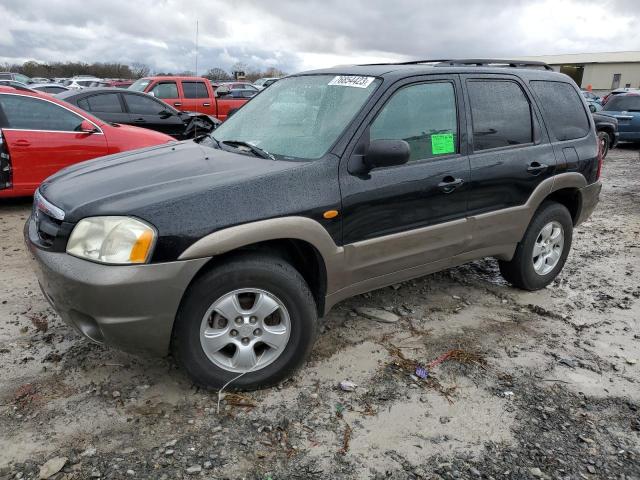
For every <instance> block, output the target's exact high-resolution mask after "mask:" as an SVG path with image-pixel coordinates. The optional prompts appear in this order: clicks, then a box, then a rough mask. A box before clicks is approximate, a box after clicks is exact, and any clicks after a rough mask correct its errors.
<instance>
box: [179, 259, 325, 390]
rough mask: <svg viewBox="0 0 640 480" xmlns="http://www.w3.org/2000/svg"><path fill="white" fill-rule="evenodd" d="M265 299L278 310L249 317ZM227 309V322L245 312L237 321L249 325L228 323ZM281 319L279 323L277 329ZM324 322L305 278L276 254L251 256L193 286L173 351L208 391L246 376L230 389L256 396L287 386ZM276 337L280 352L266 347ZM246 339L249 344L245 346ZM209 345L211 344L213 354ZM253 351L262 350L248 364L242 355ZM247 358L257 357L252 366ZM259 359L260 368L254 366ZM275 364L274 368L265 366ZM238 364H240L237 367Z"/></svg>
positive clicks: (203, 277)
mask: <svg viewBox="0 0 640 480" xmlns="http://www.w3.org/2000/svg"><path fill="white" fill-rule="evenodd" d="M248 290H251V292H247V291H248ZM252 295H253V297H252ZM232 298H233V300H232ZM259 298H260V299H262V300H263V303H260V305H266V307H265V309H264V311H265V312H266V311H269V308H272V306H273V305H274V304H275V305H276V308H277V309H276V310H275V313H273V314H271V315H267V317H266V319H265V320H264V321H263V320H262V318H263V317H262V316H261V314H260V313H259V309H258V310H257V311H256V312H255V315H256V316H253V315H250V313H249V312H250V310H251V309H256V307H257V306H258V305H259V302H258V299H259ZM234 302H235V303H234ZM216 305H217V307H216ZM232 305H235V306H238V305H241V307H237V308H240V310H237V309H236V307H235V306H232ZM267 307H269V308H267ZM234 309H235V310H234ZM221 311H225V312H229V313H228V314H227V316H233V313H234V312H237V311H241V312H242V315H243V316H242V317H236V318H237V319H238V320H242V323H239V324H238V323H235V322H236V319H227V318H226V317H225V316H224V315H221V314H220V312H221ZM245 314H246V315H245ZM205 317H206V318H207V319H206V320H205ZM274 318H275V319H276V321H277V322H279V323H278V324H275V325H274V324H273V320H274ZM249 322H256V323H251V324H250V323H249ZM269 323H271V325H270V326H269V325H268V324H269ZM317 323H318V314H317V309H316V304H315V301H314V299H313V296H312V294H311V292H310V290H309V287H308V286H307V284H306V282H305V280H304V279H303V278H302V276H301V275H300V273H299V272H298V271H297V270H296V269H295V268H293V267H292V266H291V265H290V264H288V263H287V262H286V261H285V260H282V259H280V258H278V257H276V256H268V255H258V254H249V255H245V256H241V257H236V258H234V259H231V260H228V261H225V262H224V263H221V264H220V265H218V266H216V267H215V268H213V269H211V270H209V271H207V272H205V273H204V274H202V275H201V276H200V277H199V278H198V279H197V280H195V281H194V283H193V284H192V285H191V286H190V287H189V289H188V290H187V293H186V294H185V297H184V299H183V301H182V303H181V305H180V308H179V310H178V314H177V316H176V321H175V324H174V328H173V335H172V341H171V351H172V354H173V356H174V358H175V359H176V361H177V363H178V364H179V365H180V366H181V367H182V368H183V369H184V370H185V371H186V372H187V374H188V375H189V377H190V378H191V379H192V381H193V382H194V383H195V384H196V385H198V386H200V387H203V388H205V389H219V388H221V387H223V386H224V385H225V384H226V383H227V382H229V381H231V380H232V379H234V378H235V377H238V375H240V374H242V373H243V372H245V373H244V374H243V375H242V376H240V377H239V378H237V379H236V380H234V381H233V382H232V383H231V384H230V385H229V386H228V387H227V388H228V389H230V390H253V389H257V388H262V387H268V386H272V385H275V384H277V383H279V382H280V381H282V380H284V379H286V378H288V377H290V376H291V375H292V374H293V373H294V372H295V370H296V369H298V368H299V367H300V366H301V365H302V364H303V363H304V361H305V360H306V359H307V357H308V356H309V354H310V353H311V348H312V347H313V343H314V341H315V338H316V333H317ZM258 327H261V328H262V330H261V332H262V333H261V334H259V333H256V332H257V331H258V330H253V329H255V328H258ZM287 328H288V331H289V333H288V337H287V340H286V341H285V340H283V339H284V337H285V334H284V332H286V331H287ZM233 331H235V332H236V334H235V336H234V335H233ZM220 332H228V333H225V334H222V333H220ZM206 335H209V336H210V337H211V339H212V340H211V341H214V342H219V343H215V344H213V343H207V342H210V340H207V339H206ZM218 338H219V340H218ZM268 339H277V342H284V343H283V344H282V345H281V346H280V347H278V348H272V347H269V346H267V344H265V343H262V341H261V340H265V341H269V340H268ZM245 340H246V341H247V342H248V343H247V346H243V345H244V344H242V345H241V342H244V341H245ZM273 341H274V342H275V341H276V340H273ZM225 342H229V343H228V345H227V346H225V347H224V348H222V349H219V348H218V347H219V345H220V344H221V343H225ZM203 345H207V347H208V352H209V353H207V352H205V349H204V346H203ZM249 348H250V349H252V350H253V352H254V356H253V357H251V355H250V354H243V356H242V359H241V358H240V356H238V355H237V354H239V353H240V352H247V351H248V350H247V349H249ZM274 356H275V358H273V357H274ZM245 357H246V358H249V357H251V358H250V359H249V360H247V361H245V360H246V358H245ZM241 360H242V361H241ZM254 360H257V362H258V364H254V365H255V366H254V367H251V368H250V367H248V365H251V364H252V361H254ZM267 361H270V363H268V364H264V365H263V366H260V364H261V362H262V363H264V362H267ZM234 362H238V364H237V365H236V366H234V365H233V363H234Z"/></svg>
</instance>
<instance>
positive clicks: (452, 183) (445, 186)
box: [438, 175, 464, 193]
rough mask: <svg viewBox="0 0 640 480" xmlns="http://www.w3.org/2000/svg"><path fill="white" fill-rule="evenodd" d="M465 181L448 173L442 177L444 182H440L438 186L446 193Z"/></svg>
mask: <svg viewBox="0 0 640 480" xmlns="http://www.w3.org/2000/svg"><path fill="white" fill-rule="evenodd" d="M463 183H464V180H463V179H461V178H453V177H452V176H451V175H447V176H446V177H444V178H443V179H442V182H440V183H439V184H438V188H439V189H440V190H442V191H443V192H444V193H451V192H453V191H454V190H455V189H456V188H458V187H459V186H460V185H462V184H463Z"/></svg>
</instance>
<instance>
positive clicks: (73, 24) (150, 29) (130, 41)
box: [0, 0, 640, 72]
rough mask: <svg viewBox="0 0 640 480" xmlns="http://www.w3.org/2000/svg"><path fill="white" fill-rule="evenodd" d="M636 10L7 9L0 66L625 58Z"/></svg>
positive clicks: (245, 5) (197, 4) (78, 3)
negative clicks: (615, 54) (621, 54)
mask: <svg viewBox="0 0 640 480" xmlns="http://www.w3.org/2000/svg"><path fill="white" fill-rule="evenodd" d="M639 17H640V3H639V2H637V1H636V0H608V1H607V0H600V1H595V0H582V1H577V0H529V1H525V0H511V1H498V0H484V1H454V0H451V1H449V2H442V1H435V0H394V1H388V0H367V1H364V0H351V1H349V2H345V1H344V0H323V1H309V2H307V1H304V2H303V1H298V0H269V1H259V0H234V1H233V2H231V3H230V2H228V1H226V0H224V1H223V0H192V1H190V2H181V1H179V0H137V1H135V2H134V1H130V0H128V1H127V0H110V1H108V2H87V1H86V0H65V1H63V2H57V1H56V2H53V1H43V0H19V1H18V0H4V1H3V2H2V4H1V5H0V18H2V19H3V28H2V31H0V62H13V61H17V62H21V61H24V60H28V59H33V60H37V61H86V62H94V61H121V62H129V63H130V62H136V61H137V62H143V63H147V64H149V65H151V66H152V68H154V69H156V70H173V71H177V70H193V69H194V65H195V50H194V38H195V23H196V19H197V20H198V22H199V30H200V37H199V41H200V46H201V48H200V53H199V70H201V71H202V70H204V69H208V68H210V67H213V66H221V67H223V68H226V69H229V68H230V67H231V65H233V63H235V62H238V61H240V62H243V63H247V64H249V65H250V66H255V67H260V68H264V67H267V66H276V67H279V68H281V69H283V70H286V71H290V72H292V71H296V70H299V69H302V68H312V67H321V66H325V65H328V64H332V63H351V62H359V61H376V60H384V59H406V58H443V57H461V56H465V57H508V56H514V55H536V54H550V53H570V52H585V51H613V50H632V49H637V48H638V47H637V46H638V45H640V31H639V30H638V29H637V28H636V25H638V20H639Z"/></svg>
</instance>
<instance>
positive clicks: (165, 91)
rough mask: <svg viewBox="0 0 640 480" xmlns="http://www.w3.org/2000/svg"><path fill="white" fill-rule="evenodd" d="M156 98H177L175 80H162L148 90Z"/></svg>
mask: <svg viewBox="0 0 640 480" xmlns="http://www.w3.org/2000/svg"><path fill="white" fill-rule="evenodd" d="M149 93H151V94H153V96H154V97H156V98H178V86H177V85H176V82H162V83H158V84H157V85H155V86H154V87H153V88H152V89H151V91H150V92H149Z"/></svg>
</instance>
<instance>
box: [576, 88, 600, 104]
mask: <svg viewBox="0 0 640 480" xmlns="http://www.w3.org/2000/svg"><path fill="white" fill-rule="evenodd" d="M580 92H581V93H582V96H583V97H584V98H585V100H587V101H588V102H598V103H600V97H599V96H597V95H596V94H595V93H593V92H590V91H589V90H580Z"/></svg>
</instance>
